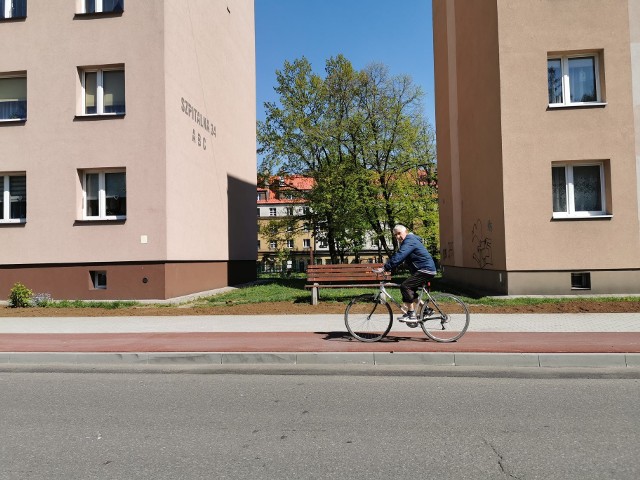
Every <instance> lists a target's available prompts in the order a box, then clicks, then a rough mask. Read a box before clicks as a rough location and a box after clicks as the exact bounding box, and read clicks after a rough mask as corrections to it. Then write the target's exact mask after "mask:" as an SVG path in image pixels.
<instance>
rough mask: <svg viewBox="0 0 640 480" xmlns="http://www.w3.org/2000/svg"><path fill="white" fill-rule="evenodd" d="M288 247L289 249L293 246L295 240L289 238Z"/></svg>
mask: <svg viewBox="0 0 640 480" xmlns="http://www.w3.org/2000/svg"><path fill="white" fill-rule="evenodd" d="M287 248H289V249H292V248H293V240H287Z"/></svg>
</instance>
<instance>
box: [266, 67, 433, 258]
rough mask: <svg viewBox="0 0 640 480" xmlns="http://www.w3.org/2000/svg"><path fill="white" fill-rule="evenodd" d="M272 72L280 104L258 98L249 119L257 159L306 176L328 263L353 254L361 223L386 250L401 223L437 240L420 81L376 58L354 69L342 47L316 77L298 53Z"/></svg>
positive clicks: (280, 170)
mask: <svg viewBox="0 0 640 480" xmlns="http://www.w3.org/2000/svg"><path fill="white" fill-rule="evenodd" d="M276 76H277V86H276V87H275V90H276V92H277V93H278V94H279V104H278V105H276V104H275V103H266V104H265V109H266V120H265V121H264V122H259V123H258V142H259V145H260V149H259V152H260V153H262V154H263V155H264V161H263V166H262V167H263V170H264V171H267V172H274V171H277V173H278V174H280V175H292V174H301V175H305V176H309V177H311V178H313V180H314V182H315V187H314V188H313V189H312V190H311V191H309V192H307V193H306V194H305V195H306V200H307V201H308V204H309V206H310V210H309V212H310V213H309V221H310V222H311V223H312V224H313V226H314V232H317V237H318V238H320V239H321V240H324V241H326V242H327V244H328V246H329V254H330V255H331V258H332V261H334V262H337V261H338V260H343V261H344V257H345V255H346V254H347V253H356V254H357V252H358V251H359V250H360V249H361V248H362V246H363V245H362V242H363V239H364V237H365V233H366V232H367V231H369V232H374V233H375V235H376V236H377V238H378V241H379V243H380V245H381V246H382V249H383V250H384V251H385V253H386V254H391V253H392V252H393V250H394V249H395V248H396V247H397V245H396V244H395V239H393V236H392V235H391V230H392V228H393V226H394V225H395V224H396V223H400V222H401V223H404V224H406V225H407V226H408V227H409V228H412V229H414V230H416V231H418V232H419V233H421V234H422V235H423V236H425V238H426V239H427V240H428V243H433V242H437V188H436V185H437V172H436V169H435V155H434V148H433V133H432V129H431V127H430V126H429V124H428V123H427V121H426V120H425V119H424V118H423V114H422V110H423V109H422V96H423V93H422V91H421V90H420V88H419V87H416V86H415V85H414V84H413V83H412V81H411V79H410V78H409V77H407V76H397V77H393V76H390V75H389V73H388V69H387V68H386V67H385V66H383V65H377V64H374V65H370V66H368V67H367V68H365V69H364V70H362V71H356V70H355V69H354V68H353V66H352V65H351V63H350V62H349V61H348V60H347V59H346V58H345V57H343V56H341V55H340V56H338V57H336V58H331V59H329V60H328V61H327V62H326V66H325V77H324V78H321V77H320V76H318V75H316V74H314V73H313V72H312V69H311V65H310V63H309V62H308V61H307V60H306V59H305V58H302V59H298V60H295V61H294V62H292V63H289V62H285V64H284V68H283V69H282V70H280V71H278V72H276ZM434 220H435V221H434ZM389 239H391V242H390V241H389ZM435 246H436V248H435V249H434V248H431V249H432V251H434V250H435V251H437V244H436V245H435Z"/></svg>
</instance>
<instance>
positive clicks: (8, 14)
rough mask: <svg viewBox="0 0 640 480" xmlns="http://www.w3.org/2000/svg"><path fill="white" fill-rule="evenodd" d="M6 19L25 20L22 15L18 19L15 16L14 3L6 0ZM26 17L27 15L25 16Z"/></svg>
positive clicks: (4, 13)
mask: <svg viewBox="0 0 640 480" xmlns="http://www.w3.org/2000/svg"><path fill="white" fill-rule="evenodd" d="M25 6H26V0H25ZM2 13H3V15H4V17H3V18H24V17H23V16H22V15H21V16H19V17H16V16H15V15H14V14H13V2H12V1H11V0H5V2H4V12H2ZM25 17H26V15H25Z"/></svg>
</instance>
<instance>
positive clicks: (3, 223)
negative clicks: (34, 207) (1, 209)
mask: <svg viewBox="0 0 640 480" xmlns="http://www.w3.org/2000/svg"><path fill="white" fill-rule="evenodd" d="M26 224H27V219H26V218H21V219H20V220H0V228H4V227H24V226H25V225H26Z"/></svg>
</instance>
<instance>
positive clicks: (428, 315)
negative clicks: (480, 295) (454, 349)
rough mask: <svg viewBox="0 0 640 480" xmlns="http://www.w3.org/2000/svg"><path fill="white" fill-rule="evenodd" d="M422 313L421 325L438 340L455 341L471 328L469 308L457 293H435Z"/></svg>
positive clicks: (426, 333)
mask: <svg viewBox="0 0 640 480" xmlns="http://www.w3.org/2000/svg"><path fill="white" fill-rule="evenodd" d="M431 298H432V300H429V302H428V303H426V304H425V306H424V308H423V309H422V313H421V321H420V326H421V327H422V331H423V332H424V333H425V335H426V336H427V337H429V338H430V339H431V340H435V341H436V342H455V341H456V340H458V339H459V338H460V337H462V335H464V333H465V332H466V331H467V328H469V309H468V308H467V305H466V304H465V303H464V302H463V301H462V300H460V299H459V298H458V297H456V296H455V295H450V294H448V293H434V294H433V295H431Z"/></svg>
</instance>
